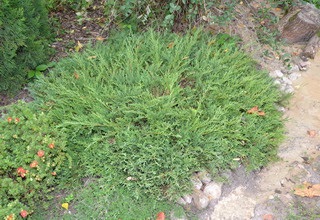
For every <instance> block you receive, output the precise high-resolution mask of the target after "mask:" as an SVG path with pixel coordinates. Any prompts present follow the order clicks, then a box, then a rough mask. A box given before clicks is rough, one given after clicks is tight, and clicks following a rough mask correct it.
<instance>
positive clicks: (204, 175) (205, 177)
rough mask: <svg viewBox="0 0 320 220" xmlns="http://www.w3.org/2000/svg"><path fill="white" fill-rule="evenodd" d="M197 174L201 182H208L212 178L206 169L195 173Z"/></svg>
mask: <svg viewBox="0 0 320 220" xmlns="http://www.w3.org/2000/svg"><path fill="white" fill-rule="evenodd" d="M197 176H198V178H199V180H200V181H201V182H202V183H203V184H208V183H210V182H211V180H212V178H211V175H210V173H208V172H207V171H201V172H199V173H198V174H197Z"/></svg>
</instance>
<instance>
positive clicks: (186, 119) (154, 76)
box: [31, 31, 282, 200]
mask: <svg viewBox="0 0 320 220" xmlns="http://www.w3.org/2000/svg"><path fill="white" fill-rule="evenodd" d="M220 37H224V38H226V36H224V35H222V36H218V37H216V38H215V37H212V36H210V35H208V34H205V33H202V32H201V31H193V32H191V33H188V34H187V35H186V36H184V37H179V36H178V35H175V34H163V35H161V34H159V33H156V32H153V31H148V32H146V33H144V34H139V35H127V36H126V38H119V37H118V36H115V37H114V38H112V39H110V42H108V44H107V45H99V46H97V47H96V48H91V49H90V48H89V49H88V50H86V51H84V52H83V53H81V54H75V55H74V56H73V57H72V58H69V59H65V60H63V61H61V62H60V63H59V64H57V66H56V68H55V69H54V70H53V71H52V74H50V76H48V77H41V78H40V79H39V80H37V82H36V84H34V85H33V86H32V88H31V89H32V91H33V94H34V97H35V103H34V104H35V108H41V109H42V110H43V111H44V112H45V114H46V115H47V116H48V117H50V118H51V119H52V120H53V121H55V122H56V123H57V124H58V126H59V128H60V129H63V131H64V132H65V133H66V135H68V138H67V139H68V146H70V149H72V151H73V154H72V155H76V157H75V158H74V160H76V161H77V162H76V163H77V164H78V166H79V167H78V168H77V170H79V171H78V172H77V174H78V175H79V176H78V178H80V177H87V176H96V177H100V178H103V182H104V184H105V187H107V188H109V189H110V190H116V189H118V187H120V186H121V187H123V188H124V189H125V190H126V191H128V192H130V193H131V195H132V196H133V198H136V199H137V200H139V198H141V196H142V195H148V196H149V197H150V198H153V199H155V200H159V199H160V200H161V199H164V198H168V199H173V198H176V197H177V196H178V195H180V194H181V193H184V192H187V191H188V190H189V189H190V188H189V187H190V181H189V178H190V176H191V175H192V173H193V172H195V171H198V170H202V169H208V170H211V171H213V172H218V171H221V170H224V169H228V168H230V167H234V166H236V165H238V164H239V162H241V163H243V164H245V165H246V166H247V167H248V169H255V168H260V167H261V166H263V165H265V164H267V163H268V162H269V161H272V160H275V158H276V154H277V150H276V149H277V145H278V143H279V141H280V140H281V137H282V121H281V113H279V112H278V111H277V109H276V107H275V103H277V102H279V101H280V100H281V94H280V93H279V92H278V90H277V87H276V86H275V85H274V84H273V82H272V79H270V78H269V76H268V74H266V73H264V72H259V71H257V70H256V69H255V68H254V66H255V64H254V63H253V61H251V60H250V59H249V58H248V57H247V56H246V55H244V53H243V52H242V51H240V50H238V49H237V47H236V44H235V42H234V41H233V40H231V39H230V40H221V39H220ZM43 103H50V104H48V105H43ZM254 106H259V109H262V110H263V111H260V110H259V111H257V112H253V113H252V114H249V113H248V110H249V109H251V108H252V107H254Z"/></svg>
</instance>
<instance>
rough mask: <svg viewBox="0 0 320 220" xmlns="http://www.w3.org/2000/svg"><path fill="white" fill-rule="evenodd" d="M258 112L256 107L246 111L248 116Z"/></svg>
mask: <svg viewBox="0 0 320 220" xmlns="http://www.w3.org/2000/svg"><path fill="white" fill-rule="evenodd" d="M258 111H259V108H258V106H254V107H253V108H251V109H250V110H248V111H247V113H248V114H253V113H256V112H258Z"/></svg>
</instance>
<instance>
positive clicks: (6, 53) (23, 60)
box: [0, 0, 50, 92]
mask: <svg viewBox="0 0 320 220" xmlns="http://www.w3.org/2000/svg"><path fill="white" fill-rule="evenodd" d="M49 38H50V27H49V23H48V13H47V10H46V6H45V1H44V0H31V1H23V0H0V92H1V91H7V92H13V91H17V90H19V88H21V86H22V85H23V84H24V83H26V81H27V71H28V70H30V69H35V68H36V66H38V65H39V64H41V63H45V62H47V60H48V55H49V52H50V49H49V47H48V43H49Z"/></svg>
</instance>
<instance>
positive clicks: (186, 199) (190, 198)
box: [182, 195, 192, 204]
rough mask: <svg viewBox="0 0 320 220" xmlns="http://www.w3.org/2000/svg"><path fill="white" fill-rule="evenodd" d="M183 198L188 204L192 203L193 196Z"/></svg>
mask: <svg viewBox="0 0 320 220" xmlns="http://www.w3.org/2000/svg"><path fill="white" fill-rule="evenodd" d="M182 198H183V200H184V201H185V202H186V203H187V204H190V203H191V202H192V196H191V195H185V196H182Z"/></svg>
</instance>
